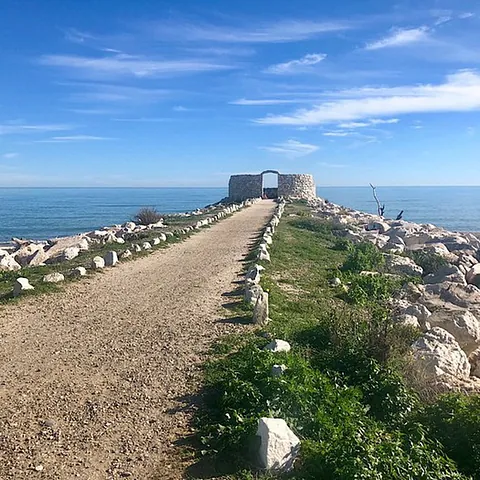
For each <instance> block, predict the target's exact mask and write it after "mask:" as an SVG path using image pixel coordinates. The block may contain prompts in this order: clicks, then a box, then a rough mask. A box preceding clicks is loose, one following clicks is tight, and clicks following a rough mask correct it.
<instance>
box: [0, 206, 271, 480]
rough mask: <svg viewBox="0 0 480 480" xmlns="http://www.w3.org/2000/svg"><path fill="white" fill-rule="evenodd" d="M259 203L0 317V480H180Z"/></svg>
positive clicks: (266, 214) (261, 213) (261, 221)
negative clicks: (183, 442) (180, 445)
mask: <svg viewBox="0 0 480 480" xmlns="http://www.w3.org/2000/svg"><path fill="white" fill-rule="evenodd" d="M274 207H275V204H274V202H272V201H268V200H265V201H262V202H258V203H256V204H255V205H253V206H251V207H249V208H247V209H244V210H242V211H240V212H238V213H236V214H235V215H234V216H232V217H229V218H226V219H225V220H223V221H222V222H219V223H217V224H215V225H213V226H212V227H211V228H209V229H205V230H202V231H201V232H199V233H198V234H197V235H194V236H192V237H191V238H189V239H188V240H187V241H185V242H182V243H178V244H175V245H172V246H171V247H170V248H168V249H163V250H159V251H157V252H155V253H153V254H152V255H149V256H148V257H142V258H139V259H137V260H135V261H133V262H127V263H124V264H119V265H118V266H116V267H115V268H112V269H107V270H105V273H104V275H95V276H93V277H90V278H87V279H86V280H85V281H82V282H76V283H72V284H70V285H68V286H67V287H66V288H65V290H64V291H62V292H60V293H57V294H53V295H46V296H36V297H33V296H32V297H28V298H24V299H23V300H22V302H21V303H20V304H17V305H14V304H10V305H6V306H5V307H2V308H1V310H0V316H1V321H0V365H1V368H0V372H1V373H0V478H1V479H2V480H3V479H10V478H11V479H30V478H42V479H51V480H53V479H55V480H67V479H68V480H71V479H74V478H79V479H83V480H100V479H102V480H104V479H107V480H110V479H120V478H132V479H139V480H140V479H141V480H150V479H151V480H153V479H158V480H160V479H162V480H164V479H166V480H169V479H180V478H182V477H183V471H184V467H186V462H187V461H186V460H185V463H184V464H182V461H181V459H180V454H179V452H178V451H177V450H176V447H175V446H174V442H176V441H177V440H179V439H182V438H184V437H185V435H186V434H187V433H188V431H189V422H190V420H191V409H192V407H193V405H192V403H193V401H192V398H193V397H194V395H195V393H196V391H197V388H198V387H199V366H200V364H201V362H202V361H203V360H204V359H205V356H206V352H207V350H208V348H209V346H210V345H211V343H212V342H213V341H214V340H215V339H217V338H218V337H220V336H221V335H224V334H227V333H234V332H240V331H242V330H243V329H245V328H246V327H245V326H242V325H238V324H231V323H226V322H221V321H220V318H221V317H222V315H223V312H222V307H221V305H222V303H223V302H224V299H223V298H222V294H223V293H224V292H227V291H230V290H231V288H232V285H231V284H232V282H233V281H235V280H236V279H238V275H239V274H240V271H241V268H242V264H241V261H242V260H243V259H244V257H245V255H246V254H247V253H248V245H249V243H251V241H252V240H253V239H255V238H256V237H257V236H258V235H259V233H260V232H261V231H262V228H263V227H264V225H265V224H266V223H267V221H268V219H269V218H271V216H272V213H273V211H274Z"/></svg>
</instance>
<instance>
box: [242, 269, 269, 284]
mask: <svg viewBox="0 0 480 480" xmlns="http://www.w3.org/2000/svg"><path fill="white" fill-rule="evenodd" d="M263 270H265V268H264V267H262V266H261V265H257V264H255V265H253V266H252V267H251V268H250V269H249V270H248V272H247V273H246V275H245V279H246V280H251V281H252V282H253V283H259V282H260V272H262V271H263Z"/></svg>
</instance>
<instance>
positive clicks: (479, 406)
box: [418, 393, 480, 480]
mask: <svg viewBox="0 0 480 480" xmlns="http://www.w3.org/2000/svg"><path fill="white" fill-rule="evenodd" d="M418 420H419V421H420V422H421V423H422V424H423V425H424V427H425V428H426V429H427V430H428V432H429V433H430V435H431V436H433V437H434V438H435V439H436V440H438V441H439V442H440V443H441V444H442V445H443V448H444V449H445V452H446V453H447V455H448V456H449V457H450V458H452V459H453V460H454V461H455V462H456V463H457V465H458V469H459V470H460V471H461V472H463V473H465V474H468V475H472V476H473V478H474V479H476V480H478V479H480V396H479V395H471V396H467V395H464V394H458V393H454V394H447V395H443V396H441V397H440V398H439V399H438V400H437V401H436V402H435V403H434V404H432V405H427V406H426V407H424V409H423V410H422V411H421V412H420V413H419V414H418Z"/></svg>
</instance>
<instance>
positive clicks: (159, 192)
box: [0, 186, 480, 242]
mask: <svg viewBox="0 0 480 480" xmlns="http://www.w3.org/2000/svg"><path fill="white" fill-rule="evenodd" d="M227 194H228V189H227V188H226V187H1V188H0V218H1V227H0V242H7V241H9V240H10V239H11V238H12V237H18V238H28V239H32V240H45V239H48V238H54V237H60V236H67V235H73V234H76V233H82V232H87V231H90V230H94V229H97V228H101V227H104V226H108V225H113V224H119V223H124V222H126V221H129V220H131V219H132V218H133V216H134V215H135V213H136V212H137V211H138V210H139V209H140V208H142V207H154V208H156V209H157V210H158V211H160V212H162V213H165V214H167V213H182V212H186V211H192V210H195V209H197V208H202V207H204V206H206V205H210V204H212V203H215V202H218V201H219V200H221V199H222V198H224V197H225V196H227ZM377 194H378V197H379V199H380V201H381V202H382V203H384V204H385V207H386V208H385V216H386V218H395V217H396V216H397V214H398V213H399V212H400V211H401V210H403V211H404V213H403V218H404V219H405V220H409V221H412V222H417V223H432V224H435V225H438V226H441V227H444V228H447V229H449V230H453V231H472V232H477V231H478V232H480V186H478V187H476V186H462V187H458V186H442V187H438V186H435V187H433V186H425V187H420V186H415V187H387V186H379V187H377ZM317 195H318V196H319V197H322V198H325V199H328V200H329V201H331V202H333V203H336V204H339V205H343V206H345V207H350V208H354V209H357V210H361V211H365V212H369V213H376V208H377V207H376V203H375V200H374V199H373V197H372V190H371V188H370V187H369V186H359V187H324V186H318V187H317Z"/></svg>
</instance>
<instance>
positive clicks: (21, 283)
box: [13, 277, 35, 297]
mask: <svg viewBox="0 0 480 480" xmlns="http://www.w3.org/2000/svg"><path fill="white" fill-rule="evenodd" d="M27 290H35V288H34V287H33V286H32V285H30V282H29V281H28V278H24V277H20V278H17V279H16V280H15V284H14V285H13V296H14V297H18V296H19V295H21V293H22V292H25V291H27Z"/></svg>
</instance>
